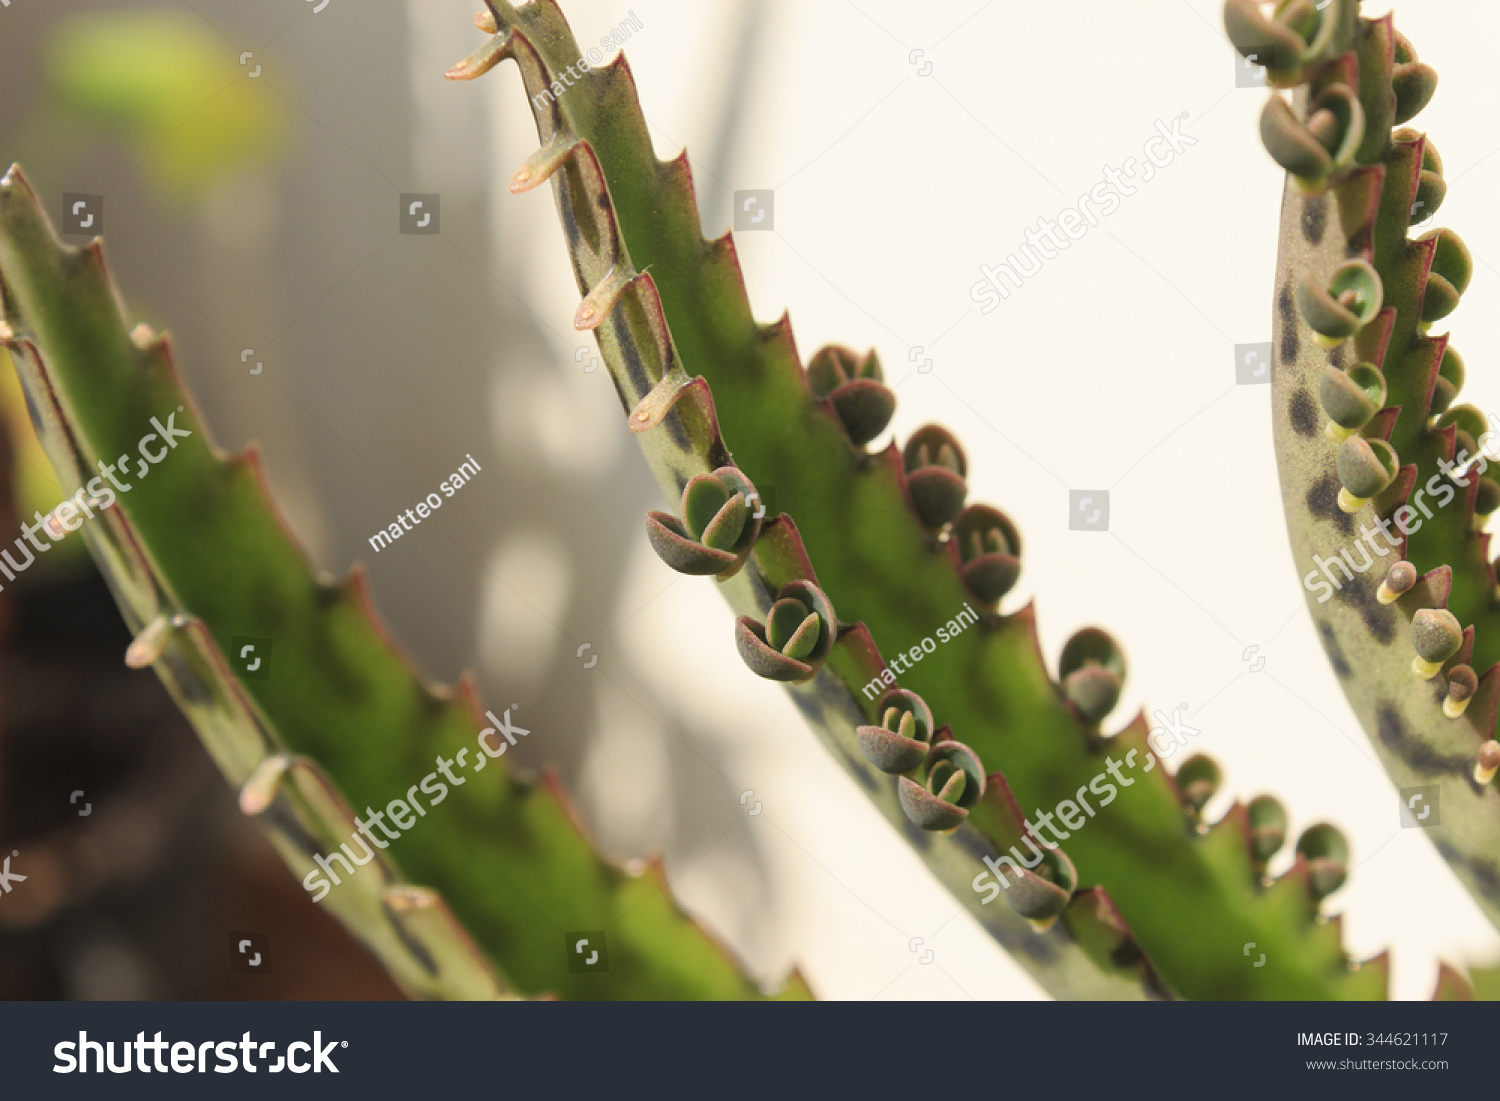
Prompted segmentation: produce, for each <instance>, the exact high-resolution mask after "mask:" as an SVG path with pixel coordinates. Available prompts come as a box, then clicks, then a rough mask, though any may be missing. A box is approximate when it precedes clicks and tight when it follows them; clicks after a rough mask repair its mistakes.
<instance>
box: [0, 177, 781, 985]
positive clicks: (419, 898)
mask: <svg viewBox="0 0 1500 1101" xmlns="http://www.w3.org/2000/svg"><path fill="white" fill-rule="evenodd" d="M0 311H3V312H0V338H3V341H4V344H5V345H6V347H7V348H8V349H9V350H10V352H11V356H12V358H13V359H14V361H15V364H16V367H17V369H18V371H19V373H20V376H21V379H22V383H23V385H24V387H25V391H26V394H27V397H28V400H29V404H30V408H31V410H32V412H33V417H34V421H35V424H36V428H37V431H38V434H39V436H40V437H41V439H42V442H43V445H44V447H45V448H46V450H47V453H48V456H49V457H50V459H51V461H52V463H53V465H54V467H55V468H56V471H57V474H58V477H59V479H60V480H61V482H62V483H63V486H64V489H65V490H67V491H70V492H74V494H75V500H78V501H82V502H85V503H89V504H91V505H92V506H93V508H94V509H95V510H98V514H97V515H95V516H94V517H93V519H92V520H91V522H89V523H87V524H85V525H84V529H83V532H82V537H83V538H84V539H85V540H87V542H88V545H89V549H90V551H91V552H92V553H93V556H94V558H95V561H96V562H97V563H98V565H99V568H100V571H101V572H102V573H103V574H104V576H105V578H106V579H107V580H108V581H109V583H110V585H111V587H112V588H113V590H114V593H115V596H116V599H117V601H118V602H119V605H120V609H121V612H122V614H123V615H124V617H125V620H126V622H127V624H128V625H129V626H130V627H131V629H132V630H133V631H135V632H137V635H136V639H135V641H134V642H133V643H132V645H131V647H130V650H129V652H128V653H127V655H126V660H127V661H128V662H129V663H130V664H132V665H134V666H137V667H142V668H143V667H145V666H148V665H149V666H152V667H154V668H155V670H156V672H157V674H158V675H159V676H160V677H161V679H162V680H163V682H164V683H165V684H166V686H167V688H168V690H169V691H170V692H171V693H172V695H173V696H174V698H175V699H176V700H177V702H178V704H179V706H181V707H182V709H183V711H184V712H185V713H186V715H187V716H188V718H189V719H190V720H191V721H192V723H193V725H194V726H195V728H196V729H197V731H198V733H199V736H200V737H201V738H202V740H203V743H204V745H205V747H206V748H207V750H208V752H209V753H210V755H211V756H212V757H213V758H214V760H215V761H216V763H217V764H218V766H219V768H220V770H221V771H222V772H223V774H224V776H225V778H226V779H227V780H228V782H229V783H230V784H232V785H234V786H235V787H237V788H239V789H240V792H241V794H240V805H241V807H242V809H244V810H245V811H246V813H248V814H254V815H256V816H257V817H258V819H259V820H260V822H261V823H262V824H263V825H264V827H265V828H266V829H267V831H268V833H269V834H270V836H271V839H272V841H273V842H274V843H275V844H276V846H277V848H278V849H279V850H280V851H281V853H282V855H283V857H284V858H285V860H286V862H287V864H288V865H289V867H291V869H292V870H293V872H294V874H296V875H297V876H299V877H303V876H307V877H308V878H307V879H305V880H304V883H305V884H308V883H309V881H310V880H312V877H313V876H315V875H320V874H322V873H321V872H320V870H319V868H318V866H317V865H316V864H315V862H314V861H315V857H317V856H318V855H319V854H328V853H332V852H336V851H337V850H338V846H339V844H340V842H344V841H347V840H348V839H349V838H350V837H351V836H353V835H355V830H356V823H355V820H354V816H355V815H356V814H358V813H361V812H360V811H359V810H358V809H357V808H361V807H364V808H369V807H385V806H387V805H388V802H389V801H390V800H391V798H392V796H399V795H400V794H401V793H402V792H403V791H406V794H407V798H408V799H411V798H413V797H414V796H413V793H414V792H415V791H416V790H417V789H416V788H415V787H413V788H412V789H411V790H407V785H409V784H423V786H422V788H421V790H422V791H423V792H425V793H426V799H425V802H426V803H427V804H428V806H427V809H426V810H423V811H422V819H426V818H428V817H431V818H432V821H430V822H428V821H424V820H421V819H418V820H417V823H416V824H415V825H414V826H413V827H412V828H411V830H410V832H409V833H403V834H401V835H400V838H399V840H398V841H392V842H388V843H387V844H388V845H389V846H390V851H389V852H382V853H378V854H376V855H375V857H374V858H373V863H372V866H371V867H369V868H362V869H360V870H359V872H358V874H354V875H351V876H350V877H349V878H348V879H346V880H344V882H342V883H340V884H338V885H336V886H332V888H331V890H330V891H329V892H328V893H327V895H326V899H325V901H324V902H323V904H324V905H326V906H327V907H328V908H329V909H330V910H332V911H333V912H334V913H335V914H336V915H337V916H338V918H339V919H340V920H341V921H343V922H344V923H345V925H346V926H348V928H349V929H350V931H351V932H352V933H353V934H354V935H355V936H356V937H358V938H359V939H360V940H362V941H363V942H364V943H365V944H366V945H367V946H368V947H369V948H370V950H371V951H372V952H373V953H374V954H375V955H376V956H377V958H379V959H380V961H381V963H382V964H383V965H384V966H385V967H386V968H387V969H388V970H389V971H390V973H391V975H392V977H393V978H394V979H395V980H396V981H397V982H398V983H399V984H400V985H401V987H402V988H403V989H404V990H406V991H407V992H408V993H409V994H411V995H412V996H413V997H420V998H490V997H497V996H501V995H502V994H505V993H506V992H508V991H509V992H515V993H519V994H526V995H531V994H542V993H547V992H552V993H556V994H560V995H563V996H569V997H582V998H594V997H630V998H650V997H660V998H745V997H755V996H758V994H759V992H758V989H757V987H756V986H755V985H753V984H752V983H751V982H750V981H749V980H747V979H746V978H745V977H744V976H743V975H742V974H741V973H740V971H739V970H738V968H737V967H736V966H735V964H734V962H733V961H732V960H731V959H729V958H728V956H727V955H726V954H725V953H724V952H723V951H722V949H720V948H719V947H718V946H717V945H716V944H715V943H714V942H713V941H712V940H711V939H710V938H709V937H708V936H707V935H706V934H704V932H703V931H702V930H701V929H700V928H698V927H697V926H696V925H695V923H694V922H693V921H692V920H691V919H690V918H688V917H685V916H684V915H682V914H681V913H680V912H679V911H678V910H677V909H676V907H675V906H674V905H673V903H672V900H671V897H670V894H669V892H668V890H667V888H666V884H665V881H664V877H662V876H661V875H660V873H659V871H658V872H657V873H655V874H651V875H630V874H627V873H626V872H625V871H623V870H621V869H619V868H616V867H614V866H611V865H610V864H608V863H606V862H605V861H604V860H603V859H602V858H600V857H599V856H598V855H597V854H596V853H595V852H594V850H593V849H592V847H591V846H590V844H589V842H588V840H587V838H586V837H585V836H584V834H583V833H582V831H581V829H580V828H579V826H578V823H577V818H576V816H575V814H574V813H573V811H572V810H571V808H570V807H569V805H568V803H567V800H566V798H565V797H564V796H563V794H562V792H561V791H560V789H559V788H558V787H557V786H556V784H555V783H554V782H552V781H551V779H550V778H548V779H546V781H545V782H543V783H540V784H524V783H521V782H519V781H518V780H517V779H516V778H515V777H513V776H511V775H510V770H509V768H508V767H506V764H505V762H503V761H502V762H495V761H492V758H493V757H496V756H498V755H499V754H497V753H495V752H494V750H493V749H492V748H490V747H492V746H494V745H495V744H496V743H497V742H499V744H500V745H501V747H502V748H501V753H503V751H504V748H505V743H504V740H503V739H501V737H500V733H499V731H498V730H497V729H496V728H497V727H498V728H502V729H507V730H508V731H509V735H510V736H511V737H514V736H515V733H516V730H517V728H518V726H519V724H512V721H511V720H512V718H513V716H512V714H511V712H510V711H509V710H507V712H506V713H505V718H504V719H503V720H502V719H497V718H495V717H494V716H493V715H492V714H488V713H487V717H488V718H489V724H486V723H485V722H484V721H483V720H482V719H481V718H480V716H481V708H480V704H479V702H478V699H477V697H476V695H475V692H474V690H473V686H472V684H471V682H470V681H469V680H468V679H467V678H465V680H464V681H462V682H461V683H460V685H459V686H458V688H457V689H456V690H450V689H445V688H440V687H436V686H433V685H430V684H428V683H426V682H424V681H423V680H422V678H420V677H419V676H418V675H417V674H416V673H415V672H414V671H413V668H412V666H411V665H410V664H409V663H408V662H407V661H406V660H405V659H404V658H403V657H402V656H401V655H400V654H399V653H398V652H397V650H396V649H395V647H394V645H393V644H392V642H391V640H390V636H389V634H388V633H387V632H386V631H385V629H384V628H383V627H382V625H381V624H380V622H379V620H378V619H377V617H376V614H375V612H374V610H373V606H372V604H371V602H370V599H369V594H368V590H367V586H366V584H365V582H364V579H363V573H362V571H361V570H360V569H359V568H358V567H356V568H355V570H354V571H353V572H352V573H351V575H350V577H349V578H348V579H347V580H346V581H344V582H342V583H340V584H331V583H328V582H324V581H320V580H318V579H317V578H315V577H314V576H313V574H312V572H311V571H310V570H309V568H308V566H307V563H306V561H305V560H304V558H303V556H302V553H301V551H300V550H299V549H298V548H297V547H296V545H295V544H294V543H293V541H292V538H291V536H290V535H289V534H288V532H287V529H286V527H285V526H284V524H283V523H282V522H281V519H280V518H279V516H278V515H277V513H276V512H275V509H274V507H273V506H272V504H271V503H270V500H269V498H268V496H267V494H266V492H265V489H264V479H263V477H262V474H261V471H260V466H259V460H258V459H257V457H256V455H255V453H254V452H253V451H252V452H249V453H247V454H245V455H242V456H237V457H233V458H225V457H224V456H223V455H222V454H221V453H220V452H219V451H218V450H217V449H216V448H214V447H213V446H212V445H211V444H210V442H209V440H208V433H207V430H206V428H205V426H204V423H203V420H202V418H201V417H200V416H199V414H198V412H197V410H196V408H194V407H193V405H192V400H191V398H190V397H189V396H188V395H187V393H186V392H185V390H184V389H183V388H182V385H181V382H180V379H179V378H178V376H177V372H176V368H175V366H174V364H173V362H172V356H171V350H170V346H169V345H168V343H167V341H166V340H165V339H162V338H158V337H156V336H155V335H154V334H152V333H150V332H149V331H147V330H145V329H144V328H143V327H138V328H137V329H135V330H134V331H131V330H130V328H129V325H128V322H127V321H126V319H125V313H124V307H123V305H122V303H121V301H120V298H119V295H118V293H117V291H116V289H115V286H114V284H113V281H112V280H111V278H110V276H109V274H108V272H107V270H106V267H105V262H104V249H103V246H102V244H101V243H99V242H97V241H96V242H94V243H93V244H91V245H89V246H87V247H85V248H81V249H78V248H71V247H68V246H64V245H62V244H61V243H60V242H59V241H58V239H57V237H56V235H55V234H54V232H53V230H52V227H51V225H50V224H49V223H48V222H47V219H46V216H45V214H44V213H43V212H42V209H41V207H40V204H39V203H38V201H37V198H36V196H35V195H34V194H33V193H32V190H31V188H30V187H29V186H28V185H27V183H26V181H25V179H24V178H23V177H22V175H21V173H20V172H19V170H16V169H12V170H11V172H10V173H8V174H7V175H6V176H5V177H4V179H3V180H0ZM152 418H156V419H157V420H158V421H159V422H164V423H163V427H161V428H158V429H156V431H157V432H158V433H159V434H160V435H161V436H162V439H161V440H160V441H158V442H157V443H156V444H154V445H152V446H154V447H156V448H158V449H159V450H160V451H161V452H162V453H163V458H162V459H161V461H160V463H159V465H154V466H150V467H149V468H148V467H147V464H146V463H145V462H144V461H142V460H140V459H136V460H135V461H136V462H137V463H139V464H140V468H141V469H138V470H136V471H134V472H132V473H129V474H127V473H126V471H124V470H122V471H120V474H121V476H128V477H130V478H131V482H130V483H129V484H130V485H131V489H130V490H129V491H128V492H121V493H119V494H117V495H116V496H117V498H118V499H117V500H115V501H113V502H112V506H113V507H109V506H108V505H106V504H105V503H104V502H103V501H102V499H101V497H100V495H101V494H102V492H103V490H104V489H105V488H107V485H106V483H105V482H104V481H103V479H102V478H100V477H93V476H94V475H95V474H96V473H99V472H100V471H101V468H100V467H99V464H100V463H101V462H106V463H115V462H118V460H116V459H115V458H114V457H115V456H118V455H121V454H124V455H126V456H127V457H133V456H134V454H135V452H136V449H137V444H138V442H139V441H141V439H142V437H143V436H144V435H145V434H146V433H148V432H150V431H152ZM168 437H170V439H169V438H168ZM168 443H170V445H171V446H170V449H169V448H168V447H167V444H168ZM142 453H143V454H144V449H142ZM152 461H153V462H155V461H156V460H152ZM716 465H722V464H716ZM111 493H113V491H111ZM60 514H61V510H59V514H55V516H60ZM68 519H71V517H61V523H62V524H63V526H66V525H67V521H68ZM75 526H76V525H75ZM230 577H232V578H233V579H234V581H233V583H226V578H230ZM236 636H248V637H257V638H262V639H269V640H271V641H272V642H273V644H274V651H273V655H274V661H275V673H274V675H273V676H270V677H268V678H266V679H244V678H239V677H237V676H236V675H235V674H234V673H232V672H231V670H230V666H229V664H228V662H227V661H226V660H225V657H224V655H225V654H227V653H229V652H230V650H231V646H232V643H233V641H234V638H235V637H236ZM521 733H522V734H525V733H528V732H527V731H524V730H523V731H521ZM486 739H488V740H486ZM481 747H483V748H484V752H481V751H480V750H481ZM470 754H472V758H469V755H470ZM439 758H441V759H444V760H446V761H447V762H448V767H449V768H452V767H454V766H455V764H456V766H457V767H458V768H459V770H460V772H461V774H460V775H457V779H456V780H453V778H452V777H449V778H448V779H449V781H450V782H449V783H448V784H444V785H441V786H443V787H444V789H445V794H444V795H442V796H441V797H439V796H438V795H437V794H436V790H437V787H438V786H439V785H437V784H432V785H431V786H430V787H429V786H427V784H426V782H425V781H431V780H433V779H434V777H436V775H437V771H436V770H435V769H434V763H435V762H436V761H437V760H438V759H439ZM488 764H493V765H494V767H493V768H486V765H488ZM424 774H430V775H428V776H426V777H424ZM444 775H445V776H446V774H444ZM406 805H407V804H405V803H403V806H406ZM417 805H418V806H420V805H421V803H418V804H417ZM404 813H405V814H411V808H410V807H409V806H408V809H407V810H406V811H405V812H404ZM397 824H398V825H399V822H398V823H397ZM365 851H366V852H369V850H368V849H366V850H365ZM418 883H420V884H429V885H431V888H432V889H429V888H428V887H422V886H416V885H414V884H418ZM312 889H313V887H312V886H311V885H309V890H312ZM439 892H440V893H439ZM314 897H317V896H316V895H315V896H314ZM571 929H604V930H606V931H607V935H608V937H609V940H610V971H609V973H608V981H605V982H600V981H598V980H599V979H600V978H601V976H599V975H593V974H587V973H580V974H575V973H573V972H571V971H570V969H569V967H568V964H567V956H566V953H565V951H564V946H563V943H562V941H563V934H564V932H565V931H567V930H571ZM787 993H788V995H790V996H806V994H807V990H806V987H805V986H804V985H803V984H802V983H801V982H800V980H794V981H793V982H792V983H791V984H789V986H788V988H787Z"/></svg>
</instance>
